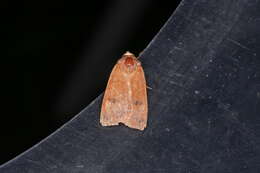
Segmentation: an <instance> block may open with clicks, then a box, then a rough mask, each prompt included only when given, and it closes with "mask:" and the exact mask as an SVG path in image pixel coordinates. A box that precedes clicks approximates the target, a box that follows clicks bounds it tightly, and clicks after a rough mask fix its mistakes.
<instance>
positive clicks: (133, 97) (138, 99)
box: [100, 52, 148, 130]
mask: <svg viewBox="0 0 260 173" xmlns="http://www.w3.org/2000/svg"><path fill="white" fill-rule="evenodd" d="M147 112H148V105H147V93H146V81H145V75H144V71H143V68H142V66H141V63H140V61H139V60H137V58H136V57H135V56H134V54H132V53H130V52H126V53H125V54H124V55H123V56H122V57H121V58H120V59H119V60H118V62H117V64H116V65H115V66H114V68H113V70H112V72H111V74H110V77H109V80H108V83H107V87H106V91H105V94H104V97H103V102H102V107H101V113H100V123H101V125H102V126H114V125H119V123H123V124H124V125H126V126H128V127H130V128H134V129H139V130H144V128H145V127H146V126H147V118H148V117H147Z"/></svg>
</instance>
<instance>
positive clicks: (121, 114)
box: [100, 64, 129, 126]
mask: <svg viewBox="0 0 260 173" xmlns="http://www.w3.org/2000/svg"><path fill="white" fill-rule="evenodd" d="M127 80H129V79H128V78H127V77H126V76H124V75H123V73H122V71H121V68H120V65H119V64H116V65H115V66H114V68H113V70H112V72H111V74H110V77H109V80H108V83H107V87H106V90H105V94H104V97H103V102H102V108H101V114H100V123H101V124H102V125H103V126H112V125H118V124H119V122H122V121H123V119H124V118H125V116H126V114H127V112H126V111H127V110H128V99H127V98H128V96H127V94H128V88H127V86H126V83H127Z"/></svg>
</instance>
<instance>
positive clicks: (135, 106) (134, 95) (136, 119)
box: [123, 65, 148, 130]
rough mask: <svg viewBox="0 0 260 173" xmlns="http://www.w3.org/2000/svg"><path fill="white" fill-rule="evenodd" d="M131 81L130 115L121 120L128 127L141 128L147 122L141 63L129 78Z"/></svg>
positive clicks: (145, 95) (144, 86)
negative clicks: (124, 120) (123, 120)
mask: <svg viewBox="0 0 260 173" xmlns="http://www.w3.org/2000/svg"><path fill="white" fill-rule="evenodd" d="M130 80H131V81H130V83H131V102H130V103H131V104H132V105H131V107H132V113H131V116H129V118H128V119H127V120H126V121H127V122H123V123H124V124H126V125H127V126H129V127H132V128H135V129H140V130H143V129H144V128H145V127H146V124H147V111H148V109H147V108H148V105H147V91H146V81H145V76H144V71H143V68H142V66H141V65H139V66H137V69H136V72H135V73H134V74H133V76H132V77H131V78H130Z"/></svg>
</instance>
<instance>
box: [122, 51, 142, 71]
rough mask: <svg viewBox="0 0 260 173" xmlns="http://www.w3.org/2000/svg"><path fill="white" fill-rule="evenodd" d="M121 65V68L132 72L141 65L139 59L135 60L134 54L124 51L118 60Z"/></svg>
mask: <svg viewBox="0 0 260 173" xmlns="http://www.w3.org/2000/svg"><path fill="white" fill-rule="evenodd" d="M118 63H120V64H121V65H122V68H123V69H124V71H126V72H127V73H132V72H134V71H135V70H136V67H137V66H139V65H141V63H140V61H138V60H137V58H136V57H135V55H134V54H132V53H130V52H128V51H127V52H126V53H125V54H124V55H123V56H122V58H121V59H120V60H119V61H118Z"/></svg>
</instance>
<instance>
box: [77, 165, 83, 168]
mask: <svg viewBox="0 0 260 173" xmlns="http://www.w3.org/2000/svg"><path fill="white" fill-rule="evenodd" d="M76 167H77V168H84V165H76Z"/></svg>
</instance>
